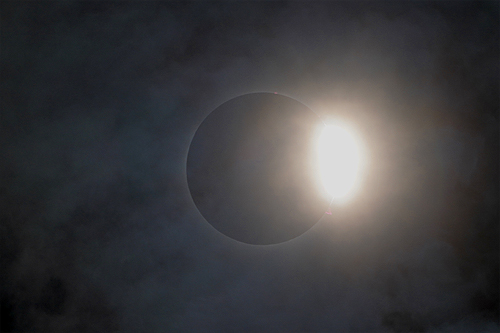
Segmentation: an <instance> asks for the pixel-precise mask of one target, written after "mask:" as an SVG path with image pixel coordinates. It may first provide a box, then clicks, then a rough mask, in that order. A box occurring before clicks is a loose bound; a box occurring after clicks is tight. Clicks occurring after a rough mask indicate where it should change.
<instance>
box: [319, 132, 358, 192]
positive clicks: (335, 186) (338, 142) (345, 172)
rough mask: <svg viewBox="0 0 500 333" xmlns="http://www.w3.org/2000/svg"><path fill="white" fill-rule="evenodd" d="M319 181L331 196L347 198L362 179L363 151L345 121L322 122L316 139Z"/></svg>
mask: <svg viewBox="0 0 500 333" xmlns="http://www.w3.org/2000/svg"><path fill="white" fill-rule="evenodd" d="M316 149H317V151H316V153H317V157H318V159H317V163H318V178H319V179H318V181H319V182H320V183H321V185H322V187H323V188H324V190H325V191H326V192H327V196H328V197H329V199H334V200H336V201H344V200H346V199H348V198H349V197H350V196H351V195H352V194H353V192H354V190H355V188H356V187H357V186H356V185H357V183H358V182H359V179H358V178H359V174H360V169H361V165H362V151H361V147H360V144H359V142H358V140H357V139H356V137H355V136H354V134H353V132H352V131H351V130H349V129H348V128H347V127H346V126H345V125H343V124H338V123H336V124H328V125H322V129H321V131H320V133H319V135H318V138H317V147H316Z"/></svg>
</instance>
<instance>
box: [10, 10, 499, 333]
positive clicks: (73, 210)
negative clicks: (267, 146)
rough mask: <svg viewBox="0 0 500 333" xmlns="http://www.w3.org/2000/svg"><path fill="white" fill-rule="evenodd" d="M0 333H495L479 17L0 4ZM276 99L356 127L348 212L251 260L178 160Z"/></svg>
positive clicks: (492, 212) (495, 65)
mask: <svg viewBox="0 0 500 333" xmlns="http://www.w3.org/2000/svg"><path fill="white" fill-rule="evenodd" d="M0 13H1V14H0V15H1V16H0V18H1V30H0V37H1V40H0V41H1V44H0V46H1V49H0V51H1V52H0V56H1V89H0V91H1V92H0V93H1V105H0V154H1V155H0V205H1V206H0V216H1V221H2V222H1V239H0V249H1V265H2V267H1V275H0V276H1V305H2V331H16V330H17V331H44V332H48V331H64V332H77V331H99V332H102V331H116V330H119V331H126V332H139V331H142V332H165V331H191V332H223V331H231V332H241V331H259V332H263V331H266V332H273V331H281V332H292V331H309V332H319V331H321V332H348V331H356V332H407V331H425V332H459V331H464V332H498V331H499V329H500V328H499V230H498V223H499V177H498V173H499V91H500V88H499V49H500V47H499V46H500V44H499V5H498V2H461V1H450V2H446V1H440V2H431V1H424V2H404V3H401V2H386V1H384V2H377V1H370V2H216V3H211V2H145V3H139V2H134V3H128V2H94V1H92V2H72V1H68V2H64V3H63V2H53V1H51V2H30V1H16V2H14V1H2V2H1V3H0ZM274 91H276V92H279V94H282V95H284V96H289V97H292V98H294V99H296V100H297V101H299V102H301V103H303V104H305V105H307V106H308V107H309V108H311V110H313V111H314V112H316V113H317V114H318V115H319V116H321V117H329V116H338V117H343V118H345V119H347V120H348V121H350V122H351V123H352V124H353V126H355V127H356V129H357V130H358V132H359V133H360V136H361V137H362V138H363V142H364V145H365V146H366V147H367V152H368V156H369V161H370V162H369V165H368V167H367V172H366V174H365V177H364V180H363V184H362V187H361V189H360V191H359V193H358V195H357V196H356V197H355V198H353V200H351V201H350V202H349V204H346V205H344V206H342V207H340V208H338V209H336V210H334V214H333V215H332V217H323V218H322V219H321V220H320V221H319V222H318V223H316V225H315V226H314V227H313V228H312V229H310V230H309V231H308V232H306V233H304V234H303V235H302V236H300V237H298V238H295V239H293V240H291V241H288V242H285V243H281V244H277V245H268V246H258V245H248V244H243V243H240V242H237V241H234V240H232V239H230V238H228V237H226V236H224V235H222V234H221V233H219V232H217V231H216V230H215V229H214V228H212V226H211V225H210V224H208V223H207V221H206V220H205V219H204V218H203V216H202V215H201V214H200V212H199V211H198V210H197V208H196V206H195V204H194V202H193V199H192V198H191V195H190V192H189V188H188V184H187V180H186V160H187V156H188V149H189V145H190V143H191V140H192V138H193V137H194V135H195V132H196V129H197V128H198V126H199V125H200V124H201V123H202V121H203V119H205V117H206V116H207V115H208V114H210V112H211V111H212V110H214V109H215V108H217V107H218V106H219V105H221V104H222V103H224V102H226V101H227V100H229V99H231V98H234V97H236V96H239V95H242V94H248V93H253V92H274Z"/></svg>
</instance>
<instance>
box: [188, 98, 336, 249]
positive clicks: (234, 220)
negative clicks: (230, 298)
mask: <svg viewBox="0 0 500 333" xmlns="http://www.w3.org/2000/svg"><path fill="white" fill-rule="evenodd" d="M319 124H320V119H319V117H318V116H317V115H316V114H315V113H314V112H312V111H311V110H310V109H309V108H307V107H306V106H305V105H303V104H301V103H299V102H297V101H296V100H294V99H291V98H288V97H285V96H282V95H277V94H272V93H254V94H248V95H243V96H239V97H236V98H234V99H231V100H229V101H228V102H226V103H224V104H222V105H221V106H219V107H218V108H217V109H215V110H214V111H213V112H212V113H210V114H209V115H208V116H207V118H206V119H205V120H204V121H203V123H202V124H201V125H200V127H199V128H198V130H197V131H196V134H195V136H194V138H193V141H192V142H191V146H190V148H189V154H188V158H187V180H188V184H189V190H190V191H191V196H192V198H193V201H194V203H195V204H196V206H197V208H198V210H199V211H200V212H201V214H202V215H203V216H204V217H205V219H206V220H207V221H208V222H209V223H210V224H211V225H212V226H213V227H214V228H215V229H217V230H218V231H220V232H221V233H223V234H224V235H226V236H228V237H231V238H233V239H235V240H238V241H241V242H244V243H248V244H262V245H264V244H276V243H281V242H285V241H287V240H290V239H293V238H295V237H297V236H300V235H301V234H303V233H304V232H306V231H307V230H309V229H310V228H311V227H312V226H313V225H314V224H315V223H316V222H317V221H318V220H319V219H320V218H321V216H322V215H323V213H324V210H325V208H326V206H327V203H326V202H325V198H322V197H321V193H320V191H319V190H318V188H317V184H316V183H315V180H314V170H313V167H314V165H313V163H312V161H313V159H314V155H313V154H314V142H313V141H314V137H315V132H316V130H317V128H318V125H319Z"/></svg>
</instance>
